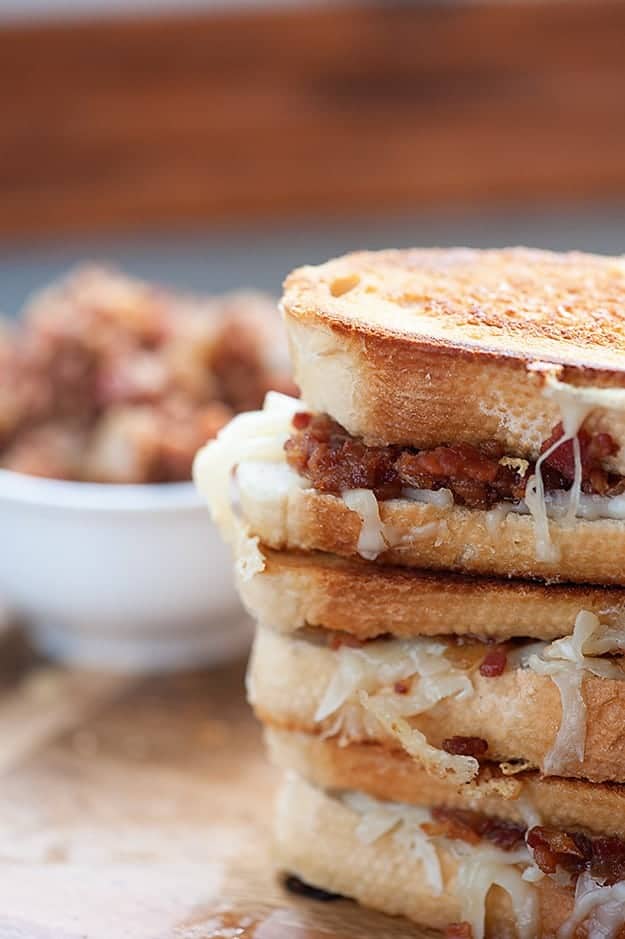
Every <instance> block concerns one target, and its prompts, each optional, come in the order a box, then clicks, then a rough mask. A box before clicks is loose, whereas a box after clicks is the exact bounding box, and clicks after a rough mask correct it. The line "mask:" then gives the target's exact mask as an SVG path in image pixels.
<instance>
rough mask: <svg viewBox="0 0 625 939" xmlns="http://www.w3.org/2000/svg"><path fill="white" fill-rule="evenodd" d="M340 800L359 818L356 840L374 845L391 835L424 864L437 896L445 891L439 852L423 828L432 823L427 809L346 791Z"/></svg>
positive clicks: (429, 882) (428, 880) (430, 886)
mask: <svg viewBox="0 0 625 939" xmlns="http://www.w3.org/2000/svg"><path fill="white" fill-rule="evenodd" d="M341 801H342V802H343V804H344V805H346V806H347V807H348V808H349V809H351V811H352V812H355V813H356V814H357V815H359V816H360V821H359V823H358V827H357V828H356V837H357V838H358V839H359V840H360V841H362V843H363V844H374V843H375V842H376V841H378V840H379V839H380V838H382V837H384V835H388V834H391V836H392V838H393V840H394V841H395V843H396V844H397V845H399V846H400V847H402V848H404V849H405V850H406V851H407V853H408V854H409V855H410V856H411V857H413V858H414V859H415V860H417V861H420V862H421V864H422V865H423V871H424V873H425V879H426V881H427V884H428V887H429V888H430V890H431V891H432V893H433V894H435V895H436V896H440V894H441V893H442V892H443V874H442V871H441V864H440V861H439V858H438V852H437V851H436V848H435V846H434V844H433V843H432V839H431V838H430V837H429V836H428V835H427V834H426V833H425V832H424V831H423V829H422V827H421V826H422V825H423V824H424V823H426V822H429V821H430V820H431V816H430V813H429V812H428V810H427V809H423V808H418V807H416V806H410V805H400V804H398V803H396V802H378V801H377V800H376V799H372V798H370V797H369V796H366V795H365V794H364V793H362V792H345V793H343V795H342V796H341Z"/></svg>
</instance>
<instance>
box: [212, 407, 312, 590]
mask: <svg viewBox="0 0 625 939" xmlns="http://www.w3.org/2000/svg"><path fill="white" fill-rule="evenodd" d="M305 408H306V405H305V404H304V403H303V402H302V401H299V400H298V399H297V398H291V397H289V396H288V395H283V394H279V393H278V392H275V391H270V392H269V393H268V395H267V397H266V398H265V403H264V406H263V409H262V411H248V412H247V413H245V414H239V415H238V416H237V417H235V418H233V419H232V420H231V421H230V423H229V424H227V425H226V426H225V427H224V428H222V430H220V432H219V433H218V435H217V437H216V438H215V440H211V441H210V442H209V443H207V444H206V446H204V447H203V448H202V449H201V450H200V451H199V452H198V454H197V456H196V457H195V461H194V463H193V479H194V482H195V484H196V486H197V488H198V489H199V491H200V492H201V494H202V495H203V496H204V498H205V499H206V501H207V503H208V507H209V509H210V512H211V515H212V517H213V519H214V521H215V522H216V524H217V525H218V526H219V528H220V530H221V531H222V533H223V535H224V537H225V538H226V539H227V540H228V541H229V542H230V543H231V544H232V545H233V546H234V548H235V552H236V555H237V557H238V561H237V565H238V567H239V573H240V574H241V576H242V577H243V578H244V579H248V578H250V577H253V576H254V574H256V573H258V572H260V571H262V570H263V569H264V566H265V561H264V557H263V555H262V553H261V552H260V550H259V547H258V538H256V537H252V536H251V535H250V533H249V529H248V526H247V525H246V523H245V519H244V518H243V516H242V513H241V510H240V505H239V504H238V498H239V494H238V488H237V486H236V482H235V483H234V484H233V479H234V475H235V473H236V469H237V467H238V466H239V464H240V463H247V462H249V463H255V464H284V444H285V442H286V440H287V439H288V437H289V436H290V434H291V430H292V427H291V425H292V420H293V417H294V415H295V414H296V413H297V412H298V411H301V410H303V409H305ZM294 482H297V477H296V476H294Z"/></svg>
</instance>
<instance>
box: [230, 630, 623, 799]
mask: <svg viewBox="0 0 625 939" xmlns="http://www.w3.org/2000/svg"><path fill="white" fill-rule="evenodd" d="M452 653H453V649H452ZM455 654H456V655H460V656H461V655H462V654H463V652H462V648H461V649H460V650H459V652H457V653H455ZM337 665H338V659H337V656H336V652H335V651H334V650H332V649H330V648H328V647H327V646H322V645H318V644H315V643H312V642H308V641H306V640H304V639H298V638H293V637H290V636H283V635H279V634H278V633H275V632H272V631H271V630H269V629H259V630H258V631H257V635H256V639H255V641H254V647H253V651H252V658H251V661H250V669H249V681H248V690H249V696H250V701H251V703H252V705H253V707H254V710H255V712H256V714H257V716H258V717H259V718H260V720H261V721H262V722H263V723H267V724H271V725H272V726H276V727H282V728H284V729H285V730H297V731H302V732H305V733H312V734H322V733H330V732H331V729H332V728H333V725H335V723H336V715H330V717H328V718H326V719H325V720H323V721H319V722H318V721H316V720H315V713H316V711H317V708H318V706H319V704H320V702H321V700H322V698H323V695H324V693H325V691H326V688H327V687H328V685H329V683H330V680H331V678H332V676H333V675H334V673H335V670H336V668H337ZM472 682H473V686H474V693H473V694H472V695H471V696H470V697H467V698H457V697H449V698H444V699H443V700H442V701H439V702H438V703H437V704H436V705H435V706H434V707H432V708H431V709H430V710H429V711H426V712H424V713H423V714H420V715H418V716H417V717H414V718H412V719H411V721H410V723H411V724H412V725H413V726H414V727H417V728H418V729H419V730H421V731H422V732H423V733H424V734H425V736H426V737H427V739H428V741H429V742H430V743H431V744H433V745H434V746H436V747H440V746H441V745H442V742H443V740H445V739H448V738H450V737H455V736H462V737H481V738H482V739H484V740H486V741H487V743H488V759H489V760H492V761H496V762H501V761H512V760H521V761H524V762H527V763H528V764H529V766H531V767H535V768H538V769H541V770H542V769H544V765H545V759H546V757H547V755H548V753H549V751H550V750H551V747H552V746H553V744H554V741H555V737H556V734H557V732H558V729H559V727H560V719H561V714H562V709H561V705H560V695H559V692H558V689H557V687H556V685H555V684H554V683H553V681H552V680H551V678H550V677H549V676H546V675H538V674H536V673H534V672H533V671H530V670H529V669H520V668H517V669H507V670H506V671H505V672H504V673H503V675H501V676H500V677H498V678H485V677H483V676H482V675H480V673H479V671H475V670H473V672H472ZM583 696H584V700H585V702H586V716H587V728H586V746H585V753H584V759H583V760H582V762H581V763H579V764H577V765H571V766H569V767H567V768H566V775H567V777H570V778H584V779H588V780H591V781H593V782H607V781H612V782H620V783H623V782H625V735H624V734H623V731H622V728H623V726H624V724H625V681H614V680H610V679H606V678H597V677H595V676H594V675H590V674H587V675H586V677H585V678H584V682H583ZM335 732H336V731H335ZM354 739H355V740H357V741H366V740H371V741H373V742H376V743H381V744H383V745H385V746H386V747H387V748H388V749H391V750H398V749H401V748H400V747H399V746H398V745H397V744H396V743H395V742H394V741H392V740H391V739H390V738H388V737H386V736H385V735H384V733H383V732H382V731H381V730H380V731H378V730H377V726H376V729H375V731H373V730H367V728H364V727H363V728H362V729H361V730H360V731H359V736H358V737H354Z"/></svg>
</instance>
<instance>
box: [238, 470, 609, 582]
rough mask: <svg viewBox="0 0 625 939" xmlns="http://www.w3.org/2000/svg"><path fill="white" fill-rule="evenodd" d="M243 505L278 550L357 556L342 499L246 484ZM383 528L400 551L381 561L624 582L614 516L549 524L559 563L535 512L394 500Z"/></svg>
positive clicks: (385, 505) (384, 510)
mask: <svg viewBox="0 0 625 939" xmlns="http://www.w3.org/2000/svg"><path fill="white" fill-rule="evenodd" d="M240 494H241V504H242V506H243V512H244V515H245V519H246V522H247V523H248V524H249V526H250V530H251V533H252V534H253V535H256V536H258V537H259V539H260V541H261V542H262V543H264V544H265V545H267V546H268V547H270V548H274V549H278V550H289V551H291V550H300V551H323V552H326V553H329V554H337V555H340V556H342V557H357V556H358V539H359V536H360V532H361V528H362V519H361V517H360V515H358V514H357V513H356V512H354V511H352V510H350V509H348V508H347V506H346V504H345V503H344V501H343V500H342V499H341V498H339V497H338V496H334V495H329V494H327V493H319V492H317V491H316V490H314V489H301V488H292V489H290V490H289V492H288V494H286V495H285V494H284V493H280V492H277V491H276V495H275V499H270V498H267V497H265V498H263V499H262V500H260V499H258V498H257V496H256V492H255V491H254V489H253V488H251V489H250V490H247V489H246V488H245V487H244V486H241V487H240ZM379 512H380V518H381V520H382V523H383V524H384V526H385V527H386V530H387V531H388V532H391V533H392V535H393V541H394V543H395V545H396V546H395V547H391V548H389V549H388V550H386V551H383V552H382V553H380V554H379V555H378V556H377V558H376V560H377V562H378V563H382V564H393V565H398V566H403V567H420V568H425V569H430V570H447V571H456V572H463V573H469V574H487V575H495V576H500V577H501V576H503V577H519V578H535V579H539V580H547V581H552V582H559V581H572V582H574V583H595V584H620V585H625V563H623V558H625V524H624V523H623V521H616V520H614V519H598V520H596V521H586V520H584V519H580V518H577V519H575V520H574V522H573V524H572V525H571V526H570V527H569V526H565V525H564V524H563V523H560V522H555V521H553V520H550V521H549V530H550V533H551V541H552V543H553V545H554V546H555V548H556V549H557V551H558V557H554V559H553V560H539V559H538V558H537V557H536V540H535V523H534V519H533V518H532V516H531V515H518V514H516V513H510V514H508V515H506V516H505V517H502V518H498V519H495V520H494V523H493V517H492V516H491V515H489V513H488V512H485V511H483V510H482V509H469V508H466V507H464V506H459V505H452V506H450V507H449V508H441V507H439V506H434V505H426V504H424V503H420V502H412V501H409V500H406V499H393V500H390V501H387V502H380V503H379Z"/></svg>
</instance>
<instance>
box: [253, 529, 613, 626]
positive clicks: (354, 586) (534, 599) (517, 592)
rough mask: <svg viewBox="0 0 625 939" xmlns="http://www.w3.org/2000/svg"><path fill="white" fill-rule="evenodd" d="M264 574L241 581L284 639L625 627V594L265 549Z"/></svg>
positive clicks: (260, 615) (258, 614)
mask: <svg viewBox="0 0 625 939" xmlns="http://www.w3.org/2000/svg"><path fill="white" fill-rule="evenodd" d="M262 551H263V555H264V558H265V569H264V571H262V572H261V573H259V574H256V575H255V576H254V577H253V578H251V579H248V580H241V582H240V584H239V589H240V591H241V595H242V597H243V601H244V602H245V604H246V606H247V608H248V610H249V611H250V613H251V614H252V615H253V616H254V617H255V618H256V619H258V620H259V621H260V622H263V623H267V624H269V625H271V626H273V627H274V628H276V629H279V630H280V631H281V632H294V631H295V630H297V629H301V628H302V627H304V626H318V627H322V628H324V629H332V630H342V631H344V632H347V633H350V634H351V635H353V636H356V637H357V638H358V639H371V638H374V637H375V636H379V635H382V634H384V633H390V634H391V635H394V636H398V637H401V638H407V637H411V636H437V635H473V636H477V637H479V638H484V639H499V640H503V639H510V638H512V637H517V636H518V637H526V638H534V639H546V640H552V639H557V638H559V637H561V636H565V635H569V634H570V633H571V632H572V628H573V624H574V622H575V617H576V616H577V614H578V613H579V611H580V610H589V611H590V612H592V613H595V614H596V615H597V616H598V617H599V619H600V620H601V622H602V623H606V624H609V625H614V626H625V590H624V589H621V588H605V587H593V586H583V585H574V584H557V585H556V584H552V585H551V586H546V585H545V584H540V583H534V582H530V581H522V580H497V579H494V578H487V577H484V578H476V577H470V576H466V575H462V574H451V573H449V572H443V571H441V572H432V571H423V570H417V569H411V570H409V569H406V568H402V567H394V566H391V565H379V564H375V563H374V562H371V561H363V560H361V559H360V558H340V557H336V556H335V555H330V554H322V553H317V552H313V553H310V554H306V553H303V552H297V551H274V550H271V549H270V548H263V549H262Z"/></svg>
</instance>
